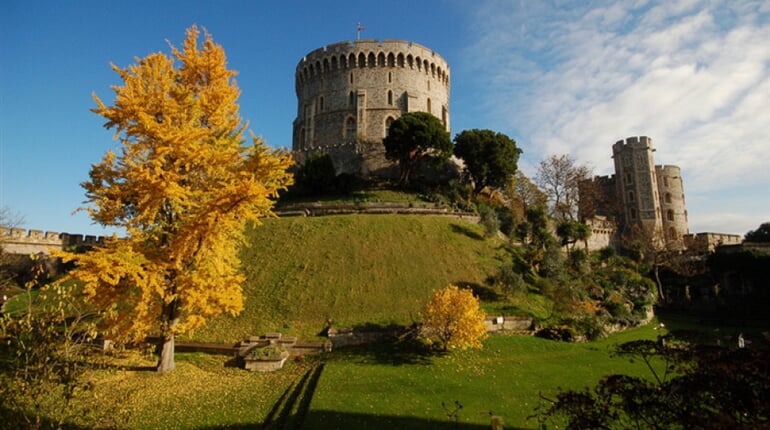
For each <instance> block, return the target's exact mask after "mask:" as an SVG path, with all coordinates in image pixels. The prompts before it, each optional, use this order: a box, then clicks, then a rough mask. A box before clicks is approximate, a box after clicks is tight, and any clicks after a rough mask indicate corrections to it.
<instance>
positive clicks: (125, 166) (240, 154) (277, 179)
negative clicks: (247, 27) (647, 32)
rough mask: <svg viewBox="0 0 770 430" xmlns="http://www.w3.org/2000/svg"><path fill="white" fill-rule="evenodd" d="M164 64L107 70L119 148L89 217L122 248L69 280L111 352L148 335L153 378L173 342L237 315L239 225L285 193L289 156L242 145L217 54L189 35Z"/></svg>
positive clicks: (79, 263)
mask: <svg viewBox="0 0 770 430" xmlns="http://www.w3.org/2000/svg"><path fill="white" fill-rule="evenodd" d="M186 36H187V37H186V39H185V41H184V44H183V47H182V48H181V49H177V48H175V47H173V46H171V55H167V54H164V53H155V54H151V55H149V56H147V57H145V58H142V59H137V60H136V64H134V65H131V66H129V67H128V68H125V69H122V68H119V67H117V66H114V65H113V69H114V70H115V71H116V72H117V73H118V75H119V76H120V78H121V80H122V83H123V84H122V85H117V86H113V87H112V89H113V90H114V91H115V94H116V99H115V101H114V103H113V105H111V106H107V105H106V104H105V103H103V102H102V101H101V99H99V98H98V97H97V96H96V95H94V99H95V101H96V105H97V107H96V108H94V109H92V110H93V112H95V113H97V114H99V115H101V116H103V117H104V118H106V120H107V122H106V124H105V127H107V128H109V129H114V130H115V136H116V139H119V141H120V143H121V144H122V145H121V147H120V149H119V151H118V152H117V153H115V152H113V151H108V152H107V154H106V155H105V156H104V158H103V159H102V160H101V162H99V163H98V164H95V165H93V166H92V168H91V171H90V179H89V180H87V181H86V182H84V183H83V184H82V186H83V187H84V188H85V190H86V196H87V198H88V201H87V203H88V206H87V207H85V208H84V209H86V210H87V211H88V213H89V215H90V217H91V218H92V219H93V220H95V221H96V222H97V223H100V224H102V225H105V226H116V227H120V228H123V229H124V230H125V231H126V233H127V234H126V236H125V237H124V238H120V239H112V240H109V241H107V242H106V244H105V246H104V247H99V248H95V249H94V250H93V251H90V252H88V253H86V254H81V255H70V256H67V257H66V258H67V259H69V260H74V261H75V262H76V269H75V270H74V271H73V272H71V273H70V275H69V278H72V279H78V280H80V281H82V283H83V292H84V293H85V295H86V297H87V298H88V300H89V301H90V302H92V303H93V304H94V305H95V307H96V308H97V309H99V310H101V311H102V313H103V316H104V322H105V327H104V329H105V331H106V333H107V334H108V335H109V336H111V337H112V338H113V339H115V340H117V341H132V340H138V339H142V338H144V337H145V336H147V335H158V336H160V339H161V341H160V342H161V345H159V346H160V347H161V348H160V350H161V355H160V359H159V362H158V370H159V371H166V370H171V369H173V368H174V337H175V335H178V334H181V333H185V332H188V331H190V330H192V329H194V328H196V327H200V326H201V325H203V324H204V323H205V321H206V319H207V318H210V317H213V316H215V315H219V314H222V313H230V314H233V315H235V314H238V313H239V312H240V311H241V310H242V309H243V295H242V290H241V283H242V282H243V280H244V278H243V276H242V274H241V273H240V271H239V265H240V261H239V258H238V251H239V248H240V246H241V244H242V241H243V231H244V228H245V226H246V223H248V222H253V223H255V224H258V223H259V218H261V217H264V216H268V215H271V214H272V212H271V210H272V206H273V200H272V198H274V197H276V196H277V192H278V191H279V190H282V189H285V188H286V187H287V186H288V185H290V184H291V181H292V178H291V176H290V174H288V173H287V172H286V169H287V168H288V167H289V166H290V165H291V158H290V156H289V155H288V154H287V153H285V152H283V151H277V150H272V149H269V148H268V147H267V146H266V145H265V143H264V142H262V140H261V139H260V138H258V137H255V136H254V135H253V134H252V135H251V139H250V142H248V143H247V141H246V139H244V131H245V129H246V127H247V124H246V123H244V121H243V120H242V119H241V117H240V115H239V113H238V104H237V99H238V96H239V95H240V90H239V89H238V87H237V85H236V83H235V80H234V76H235V75H236V72H234V71H231V70H228V69H227V64H226V57H225V52H224V50H223V48H222V47H221V46H220V45H217V44H216V43H214V41H213V39H212V37H211V35H210V34H209V33H208V32H205V37H204V40H203V42H202V44H200V43H199V37H200V31H199V30H198V28H197V27H196V26H193V27H191V28H189V29H188V30H187V32H186Z"/></svg>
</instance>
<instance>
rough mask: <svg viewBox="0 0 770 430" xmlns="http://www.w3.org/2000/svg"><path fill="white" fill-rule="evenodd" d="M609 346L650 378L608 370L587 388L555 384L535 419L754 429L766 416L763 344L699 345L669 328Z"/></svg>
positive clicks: (575, 424)
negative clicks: (552, 394) (563, 387)
mask: <svg viewBox="0 0 770 430" xmlns="http://www.w3.org/2000/svg"><path fill="white" fill-rule="evenodd" d="M685 339H686V338H685ZM614 354H615V355H616V356H619V357H626V358H628V359H630V360H632V361H636V362H640V363H643V364H644V365H645V367H646V368H647V369H648V370H649V371H650V373H651V378H642V377H638V376H629V375H624V374H612V375H609V376H605V377H603V378H602V379H601V380H600V381H599V382H598V383H597V384H596V385H595V386H594V387H593V388H592V389H585V390H581V391H576V390H567V391H562V392H560V393H559V394H558V395H557V396H556V397H555V399H549V398H548V397H546V396H542V398H544V399H545V400H546V401H547V402H548V403H549V406H548V407H547V408H541V410H540V421H541V423H543V424H545V423H547V422H549V420H552V419H553V418H557V417H558V418H566V420H567V421H568V425H567V428H572V429H596V428H602V429H626V428H649V429H691V428H710V429H754V428H766V427H767V426H768V424H770V402H769V400H770V373H768V371H767V363H768V362H769V361H770V354H768V351H767V350H764V349H737V350H735V349H728V348H719V347H713V346H702V345H700V344H697V343H691V342H689V341H685V340H683V339H682V338H679V337H677V336H676V335H673V336H666V337H660V338H659V339H658V341H652V340H637V341H632V342H626V343H623V344H621V345H619V346H618V347H616V348H615V349H614ZM661 369H662V370H661ZM557 422H560V421H557Z"/></svg>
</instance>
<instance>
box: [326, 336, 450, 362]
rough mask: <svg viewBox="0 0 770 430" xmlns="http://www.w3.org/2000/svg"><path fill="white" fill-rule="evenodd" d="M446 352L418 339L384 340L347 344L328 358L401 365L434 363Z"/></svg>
mask: <svg viewBox="0 0 770 430" xmlns="http://www.w3.org/2000/svg"><path fill="white" fill-rule="evenodd" d="M443 354H445V353H444V352H441V351H437V350H435V349H433V348H431V347H430V346H429V345H425V344H424V343H421V342H419V341H417V340H403V341H396V342H384V343H378V344H371V345H358V346H346V347H344V348H340V349H337V350H335V351H334V353H333V354H331V355H330V356H329V357H328V358H327V360H341V361H346V362H353V363H362V364H383V365H392V366H401V365H405V364H422V365H429V364H432V361H433V357H438V356H441V355H443Z"/></svg>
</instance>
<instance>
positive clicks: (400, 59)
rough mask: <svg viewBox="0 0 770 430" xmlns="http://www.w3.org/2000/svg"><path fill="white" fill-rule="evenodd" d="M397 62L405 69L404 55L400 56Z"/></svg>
mask: <svg viewBox="0 0 770 430" xmlns="http://www.w3.org/2000/svg"><path fill="white" fill-rule="evenodd" d="M396 62H398V67H404V54H398V57H396Z"/></svg>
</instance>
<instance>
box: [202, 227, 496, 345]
mask: <svg viewBox="0 0 770 430" xmlns="http://www.w3.org/2000/svg"><path fill="white" fill-rule="evenodd" d="M482 234H483V231H482V229H481V227H480V226H479V225H476V224H474V223H469V222H467V221H462V220H460V219H457V218H452V217H446V216H425V215H422V216H419V215H398V216H393V215H339V216H327V217H308V218H304V217H303V218H299V217H293V218H277V219H268V220H265V223H264V225H262V226H259V227H256V228H254V229H251V230H249V232H248V242H249V243H248V246H247V247H246V248H245V249H244V250H243V252H242V256H241V258H242V262H243V270H244V273H245V274H246V277H247V280H246V283H245V285H244V295H245V297H246V301H245V309H244V311H243V312H242V313H241V314H240V315H238V316H236V317H231V316H221V317H218V318H215V319H213V320H211V321H210V323H209V324H208V326H207V327H205V328H203V329H201V330H199V331H198V332H196V333H195V334H194V335H193V338H195V339H196V340H205V341H217V342H233V341H236V340H238V339H242V338H245V337H247V336H249V335H256V334H260V333H265V332H270V331H281V332H283V333H284V334H291V335H296V336H300V337H302V338H305V339H307V338H310V337H312V336H315V335H317V334H318V333H319V332H320V331H321V330H323V329H324V328H325V327H326V325H327V322H328V320H331V321H332V322H333V324H334V325H335V326H338V327H339V326H358V325H365V324H390V323H398V324H410V323H411V322H413V321H414V320H415V319H417V318H418V313H419V311H420V310H421V308H422V306H423V305H424V303H425V302H426V301H427V300H428V298H429V296H430V294H431V292H432V291H433V290H434V289H436V288H440V287H443V286H445V285H447V284H449V283H461V284H477V285H482V284H483V282H484V279H486V278H487V277H488V276H489V275H491V274H493V273H494V272H495V271H496V270H497V267H498V266H499V260H497V258H496V257H497V253H498V247H499V244H500V243H499V242H498V241H497V240H493V239H483V238H482Z"/></svg>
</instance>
